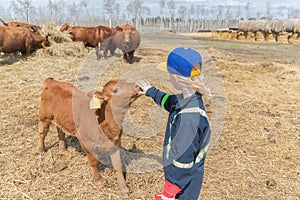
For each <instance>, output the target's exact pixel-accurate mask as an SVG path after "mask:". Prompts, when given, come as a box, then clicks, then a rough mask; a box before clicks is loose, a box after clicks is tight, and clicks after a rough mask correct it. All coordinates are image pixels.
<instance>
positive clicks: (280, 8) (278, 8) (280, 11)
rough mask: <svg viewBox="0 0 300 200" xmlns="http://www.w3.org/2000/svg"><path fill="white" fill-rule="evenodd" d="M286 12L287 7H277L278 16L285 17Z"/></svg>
mask: <svg viewBox="0 0 300 200" xmlns="http://www.w3.org/2000/svg"><path fill="white" fill-rule="evenodd" d="M286 10H287V7H286V6H278V7H277V16H280V17H283V15H284V13H285V11H286Z"/></svg>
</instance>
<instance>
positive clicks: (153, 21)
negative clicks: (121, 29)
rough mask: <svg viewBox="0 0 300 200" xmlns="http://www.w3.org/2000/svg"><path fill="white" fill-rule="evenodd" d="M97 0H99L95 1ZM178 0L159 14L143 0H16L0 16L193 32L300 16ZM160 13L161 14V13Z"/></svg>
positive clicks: (164, 4)
mask: <svg viewBox="0 0 300 200" xmlns="http://www.w3.org/2000/svg"><path fill="white" fill-rule="evenodd" d="M95 2H99V3H98V4H95ZM177 4H178V3H176V1H174V0H160V1H159V2H158V5H157V8H158V10H157V12H156V15H158V16H156V17H152V16H153V13H151V9H150V8H149V7H147V6H146V4H145V3H144V1H143V0H129V1H128V3H127V4H125V6H124V4H122V5H120V3H119V1H118V0H97V1H96V0H95V1H92V0H80V1H77V2H69V1H67V0H47V1H43V2H42V1H41V3H40V4H38V5H35V4H34V1H33V0H13V1H11V3H10V5H9V6H8V8H3V7H0V13H1V16H0V18H3V19H4V20H5V21H23V22H27V23H32V24H39V25H43V24H44V23H45V22H49V21H51V22H53V23H55V24H57V25H60V24H63V23H65V22H68V23H69V24H70V25H84V26H96V25H99V24H101V25H106V26H115V25H120V24H124V23H130V24H133V25H135V26H137V27H138V28H139V29H141V30H142V29H145V30H149V31H150V30H154V31H157V30H170V31H182V32H193V31H199V30H214V29H220V28H228V27H234V26H237V22H238V21H239V20H241V19H242V20H243V19H256V20H257V19H268V20H271V19H276V18H277V17H280V18H286V19H288V18H300V10H299V9H296V8H294V7H287V6H278V7H273V6H272V4H271V3H266V7H265V12H260V11H254V6H252V4H251V3H250V2H247V3H245V6H244V7H242V6H239V7H237V8H234V7H230V6H227V7H226V6H222V5H218V6H212V7H207V6H206V5H204V4H198V5H196V4H195V5H194V4H191V5H188V6H187V5H182V4H180V5H179V4H178V5H177ZM157 13H159V14H157Z"/></svg>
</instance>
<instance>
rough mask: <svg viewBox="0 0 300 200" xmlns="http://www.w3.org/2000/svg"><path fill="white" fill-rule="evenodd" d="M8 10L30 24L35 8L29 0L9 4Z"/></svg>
mask: <svg viewBox="0 0 300 200" xmlns="http://www.w3.org/2000/svg"><path fill="white" fill-rule="evenodd" d="M10 9H11V10H12V11H13V13H14V14H15V15H16V17H18V18H20V19H21V20H24V19H25V21H26V22H27V23H30V19H31V18H34V16H35V15H36V8H35V7H34V6H33V3H32V1H31V0H16V1H12V2H11V4H10Z"/></svg>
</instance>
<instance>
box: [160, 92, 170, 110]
mask: <svg viewBox="0 0 300 200" xmlns="http://www.w3.org/2000/svg"><path fill="white" fill-rule="evenodd" d="M169 96H170V94H168V93H167V94H165V96H164V97H163V99H162V100H161V107H162V108H164V109H165V103H166V101H167V100H168V98H169Z"/></svg>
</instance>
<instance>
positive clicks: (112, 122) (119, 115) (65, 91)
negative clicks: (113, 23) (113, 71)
mask: <svg viewBox="0 0 300 200" xmlns="http://www.w3.org/2000/svg"><path fill="white" fill-rule="evenodd" d="M139 92H140V89H139V88H138V87H136V86H135V84H134V83H128V82H126V81H124V80H120V81H119V80H111V81H109V82H108V83H106V85H104V87H103V90H102V91H101V92H98V91H95V92H92V93H88V94H86V93H84V92H82V91H80V90H78V89H77V88H75V87H74V86H73V85H72V84H70V83H65V82H59V81H56V80H54V79H52V78H48V79H46V80H45V82H44V87H43V91H42V96H41V104H40V109H39V137H40V139H39V146H38V150H39V152H44V151H45V143H44V141H45V137H46V135H47V132H48V130H49V126H50V124H51V123H52V124H54V125H56V127H57V131H58V138H59V148H60V149H61V150H65V142H64V139H65V134H67V135H73V136H76V137H77V139H78V140H79V143H80V144H81V147H82V149H83V150H84V151H85V153H86V155H87V157H88V160H89V164H90V166H91V167H92V171H93V175H92V182H93V184H94V185H96V186H100V185H102V184H103V180H102V178H101V175H100V174H99V172H98V163H99V162H98V159H97V158H98V156H97V152H108V153H109V155H110V158H111V161H112V165H113V167H114V168H115V170H116V173H117V179H118V185H119V188H120V190H121V192H122V194H123V195H128V193H129V190H128V188H127V186H126V181H125V179H124V176H123V172H122V164H121V159H120V146H121V135H122V121H123V118H124V116H125V113H126V112H127V110H128V108H129V106H130V104H131V103H132V102H134V101H135V100H136V99H137V98H138V97H139V96H140V94H139ZM95 101H96V103H97V104H99V105H101V106H99V105H98V106H99V107H101V108H99V107H96V108H92V109H91V108H90V106H91V105H90V103H91V102H95Z"/></svg>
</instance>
